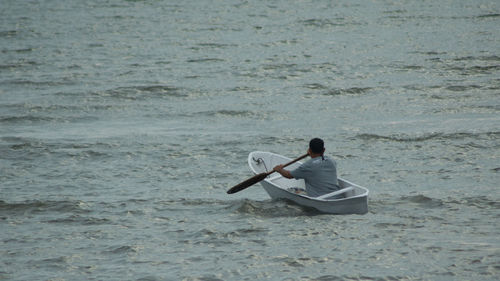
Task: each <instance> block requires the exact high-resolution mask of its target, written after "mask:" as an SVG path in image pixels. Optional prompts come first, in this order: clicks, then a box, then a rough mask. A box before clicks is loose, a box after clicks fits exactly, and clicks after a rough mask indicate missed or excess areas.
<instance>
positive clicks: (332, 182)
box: [273, 138, 340, 197]
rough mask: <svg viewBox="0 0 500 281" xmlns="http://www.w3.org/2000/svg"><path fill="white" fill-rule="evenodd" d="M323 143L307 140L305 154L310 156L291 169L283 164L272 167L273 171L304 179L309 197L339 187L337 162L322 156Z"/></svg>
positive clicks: (289, 177)
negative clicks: (287, 168) (307, 144)
mask: <svg viewBox="0 0 500 281" xmlns="http://www.w3.org/2000/svg"><path fill="white" fill-rule="evenodd" d="M324 153H325V144H324V142H323V140H321V139H319V138H314V139H312V140H311V141H310V142H309V149H308V150H307V154H309V156H310V157H311V159H309V160H308V161H306V162H305V163H303V164H302V165H300V167H298V168H297V169H295V170H293V171H288V170H285V169H283V165H278V166H276V167H274V169H273V170H274V171H276V172H278V173H280V174H281V175H282V176H284V177H285V178H288V179H293V178H294V179H304V181H305V183H306V193H307V195H308V196H311V197H318V196H321V195H323V194H327V193H330V192H333V191H336V190H339V189H340V187H339V185H338V181H337V163H335V161H334V160H333V159H331V158H330V157H328V156H324V155H323V154H324Z"/></svg>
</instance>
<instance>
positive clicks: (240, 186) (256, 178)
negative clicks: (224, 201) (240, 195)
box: [227, 173, 268, 194]
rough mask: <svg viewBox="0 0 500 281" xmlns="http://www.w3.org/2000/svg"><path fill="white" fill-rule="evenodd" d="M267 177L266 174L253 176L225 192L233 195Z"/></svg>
mask: <svg viewBox="0 0 500 281" xmlns="http://www.w3.org/2000/svg"><path fill="white" fill-rule="evenodd" d="M267 175H268V174H267V173H261V174H258V175H255V176H253V177H251V178H249V179H247V180H246V181H244V182H242V183H239V184H237V185H235V186H233V187H231V188H230V189H229V190H228V191H227V194H233V193H236V192H238V191H242V190H243V189H245V188H247V187H249V186H252V185H254V184H256V183H258V182H259V181H261V180H263V179H265V178H266V177H267Z"/></svg>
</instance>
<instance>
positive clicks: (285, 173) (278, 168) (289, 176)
mask: <svg viewBox="0 0 500 281" xmlns="http://www.w3.org/2000/svg"><path fill="white" fill-rule="evenodd" d="M283 166H284V165H278V166H276V167H274V169H273V170H274V171H276V172H278V173H280V174H281V175H282V176H284V177H285V178H287V179H293V176H292V174H291V173H290V171H288V170H285V169H283Z"/></svg>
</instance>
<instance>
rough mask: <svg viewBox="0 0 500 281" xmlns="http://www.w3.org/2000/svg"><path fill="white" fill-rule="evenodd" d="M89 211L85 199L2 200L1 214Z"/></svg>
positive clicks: (0, 205)
mask: <svg viewBox="0 0 500 281" xmlns="http://www.w3.org/2000/svg"><path fill="white" fill-rule="evenodd" d="M45 212H57V213H80V214H82V213H89V212H90V210H89V209H87V205H86V204H85V203H84V202H83V201H65V200H64V201H50V200H48V201H41V200H29V201H22V202H6V201H3V200H0V214H3V215H4V214H11V215H24V214H25V213H45Z"/></svg>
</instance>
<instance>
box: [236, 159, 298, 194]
mask: <svg viewBox="0 0 500 281" xmlns="http://www.w3.org/2000/svg"><path fill="white" fill-rule="evenodd" d="M307 156H308V154H304V155H302V156H300V157H299V158H297V159H295V160H292V161H290V162H288V163H286V164H285V165H283V167H286V166H288V165H292V164H293V163H295V162H297V161H299V160H301V159H304V158H306V157H307ZM274 172H275V171H274V170H273V171H270V172H267V173H260V174H257V175H255V176H253V177H251V178H249V179H247V180H246V181H244V182H241V183H239V184H237V185H235V186H233V187H231V188H230V189H229V190H228V191H227V194H233V193H236V192H239V191H242V190H243V189H245V188H247V187H250V186H252V185H254V184H256V183H258V182H260V181H261V180H263V179H265V178H267V176H269V175H270V174H272V173H274Z"/></svg>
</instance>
